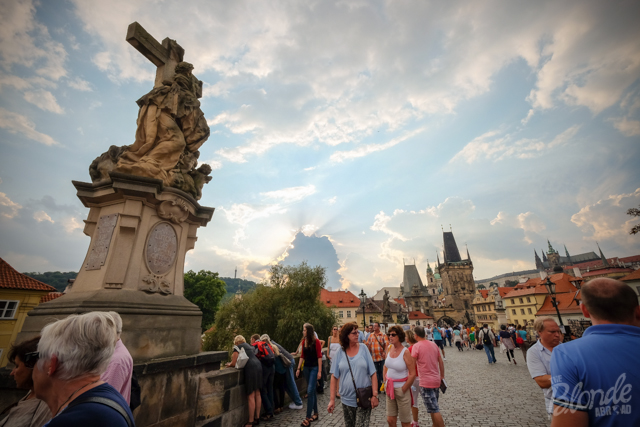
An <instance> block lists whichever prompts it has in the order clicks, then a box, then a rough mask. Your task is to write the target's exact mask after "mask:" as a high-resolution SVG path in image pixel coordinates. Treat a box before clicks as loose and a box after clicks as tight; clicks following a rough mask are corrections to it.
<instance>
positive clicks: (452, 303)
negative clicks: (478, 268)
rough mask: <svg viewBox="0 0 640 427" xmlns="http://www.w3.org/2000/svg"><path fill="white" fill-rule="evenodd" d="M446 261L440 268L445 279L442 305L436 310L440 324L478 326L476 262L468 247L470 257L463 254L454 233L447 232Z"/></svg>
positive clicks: (444, 238) (441, 275)
mask: <svg viewBox="0 0 640 427" xmlns="http://www.w3.org/2000/svg"><path fill="white" fill-rule="evenodd" d="M443 240H444V250H443V257H444V262H443V263H440V257H439V256H438V258H437V261H438V264H437V266H436V269H437V271H438V274H440V277H441V278H442V293H441V294H440V303H439V306H438V307H436V308H434V309H433V317H434V318H435V321H436V322H438V323H443V322H444V323H449V324H458V323H462V324H470V325H475V323H476V321H475V315H474V311H473V300H474V298H475V294H476V286H475V282H474V280H473V262H472V261H471V256H469V250H468V249H467V258H466V259H462V258H461V257H460V251H459V250H458V245H457V244H456V240H455V238H454V236H453V232H451V231H445V232H443Z"/></svg>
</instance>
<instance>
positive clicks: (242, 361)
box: [233, 345, 249, 369]
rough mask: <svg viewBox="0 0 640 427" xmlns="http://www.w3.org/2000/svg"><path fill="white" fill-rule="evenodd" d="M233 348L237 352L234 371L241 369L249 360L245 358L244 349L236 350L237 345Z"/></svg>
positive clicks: (247, 357)
mask: <svg viewBox="0 0 640 427" xmlns="http://www.w3.org/2000/svg"><path fill="white" fill-rule="evenodd" d="M233 348H235V349H236V350H238V359H236V369H242V368H244V366H245V365H246V364H247V361H248V360H249V356H247V353H246V352H245V351H244V348H238V346H237V345H234V346H233Z"/></svg>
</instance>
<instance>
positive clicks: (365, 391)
mask: <svg viewBox="0 0 640 427" xmlns="http://www.w3.org/2000/svg"><path fill="white" fill-rule="evenodd" d="M344 356H345V357H346V358H347V364H348V365H349V373H350V374H351V381H353V388H354V389H355V390H356V402H357V403H358V406H359V407H360V408H362V409H371V397H373V388H372V387H371V386H368V387H362V388H358V387H357V386H356V379H355V378H354V377H353V372H352V371H351V362H349V355H348V354H347V352H346V351H345V352H344Z"/></svg>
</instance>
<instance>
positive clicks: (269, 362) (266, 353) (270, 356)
mask: <svg viewBox="0 0 640 427" xmlns="http://www.w3.org/2000/svg"><path fill="white" fill-rule="evenodd" d="M254 347H255V348H256V349H257V352H256V357H257V358H258V360H260V362H261V363H262V364H263V365H264V366H266V367H267V368H270V367H272V366H273V365H274V363H275V362H276V355H275V353H274V352H273V349H272V348H271V346H270V345H269V344H267V343H266V342H264V341H257V342H256V343H255V344H254Z"/></svg>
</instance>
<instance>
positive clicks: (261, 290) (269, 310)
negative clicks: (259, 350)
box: [203, 262, 336, 351]
mask: <svg viewBox="0 0 640 427" xmlns="http://www.w3.org/2000/svg"><path fill="white" fill-rule="evenodd" d="M270 273H271V274H270V278H269V281H268V282H264V283H260V284H258V285H257V286H256V288H255V290H253V291H251V292H248V293H246V294H243V295H242V297H241V298H233V299H231V300H230V301H228V302H226V303H225V304H223V305H222V307H221V308H220V311H219V312H218V314H217V316H216V323H215V327H214V330H213V331H212V332H211V333H209V334H208V336H207V337H205V342H204V346H203V347H204V349H205V350H223V349H224V350H230V349H231V347H232V345H233V338H234V337H235V336H236V335H243V336H244V337H245V338H246V339H247V340H249V337H250V336H251V335H253V334H268V335H269V336H270V337H271V339H273V340H274V341H276V342H278V344H281V345H282V346H283V347H285V348H286V349H289V350H291V351H295V349H296V348H297V346H298V343H299V342H300V340H301V339H302V325H303V324H304V323H305V322H308V323H311V324H312V325H313V326H314V328H315V330H316V332H317V333H318V336H319V337H321V338H323V339H326V337H328V336H329V335H330V332H331V327H332V326H333V325H334V324H335V322H336V319H335V316H334V314H333V312H332V311H331V309H329V308H327V307H326V306H325V305H324V304H323V303H322V302H321V301H320V290H321V289H322V288H324V286H325V284H326V277H325V269H324V268H323V267H320V266H317V267H310V266H309V265H307V263H306V262H303V263H302V264H300V265H298V266H284V265H282V264H276V265H273V266H271V269H270Z"/></svg>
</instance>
